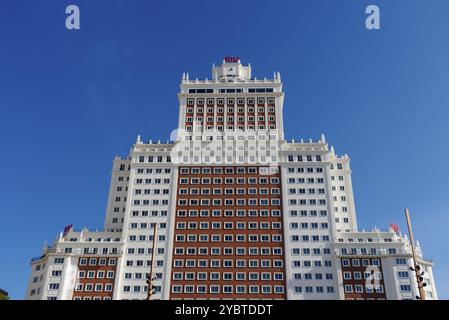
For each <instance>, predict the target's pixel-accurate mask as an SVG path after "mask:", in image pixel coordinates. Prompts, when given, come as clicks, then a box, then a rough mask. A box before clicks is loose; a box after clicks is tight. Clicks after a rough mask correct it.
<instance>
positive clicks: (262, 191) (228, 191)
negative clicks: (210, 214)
mask: <svg viewBox="0 0 449 320" xmlns="http://www.w3.org/2000/svg"><path fill="white" fill-rule="evenodd" d="M178 193H179V194H180V195H188V194H190V195H200V194H201V195H210V194H211V189H210V188H201V193H200V189H198V188H191V189H187V188H180V189H179V192H178ZM212 194H213V195H223V194H224V195H233V194H238V195H245V194H249V195H258V194H259V195H269V194H272V195H279V194H281V189H280V188H259V189H257V188H248V189H245V188H238V189H233V188H225V189H222V188H214V189H212Z"/></svg>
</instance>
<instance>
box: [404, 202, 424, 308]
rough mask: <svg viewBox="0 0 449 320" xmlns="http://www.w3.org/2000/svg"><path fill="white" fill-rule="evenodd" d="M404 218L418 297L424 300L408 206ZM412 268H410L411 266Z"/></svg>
mask: <svg viewBox="0 0 449 320" xmlns="http://www.w3.org/2000/svg"><path fill="white" fill-rule="evenodd" d="M405 218H406V219H407V228H408V234H409V238H410V246H411V247H412V256H413V271H414V272H415V277H416V282H417V284H418V291H419V298H420V299H421V300H426V292H425V291H424V286H423V284H421V282H422V281H420V279H419V278H420V277H421V273H420V270H421V268H420V267H419V265H418V263H417V262H416V260H417V259H416V252H415V240H414V238H413V231H412V222H411V219H410V213H409V212H408V208H405ZM411 269H412V268H411Z"/></svg>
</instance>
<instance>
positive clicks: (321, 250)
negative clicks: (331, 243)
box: [292, 248, 331, 256]
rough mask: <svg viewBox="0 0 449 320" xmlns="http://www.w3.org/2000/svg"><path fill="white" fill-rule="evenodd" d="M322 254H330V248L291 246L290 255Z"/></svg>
mask: <svg viewBox="0 0 449 320" xmlns="http://www.w3.org/2000/svg"><path fill="white" fill-rule="evenodd" d="M300 254H302V255H305V256H308V255H311V254H313V255H322V254H331V249H330V248H303V249H301V248H292V255H300Z"/></svg>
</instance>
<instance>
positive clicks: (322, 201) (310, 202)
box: [288, 199, 326, 206]
mask: <svg viewBox="0 0 449 320" xmlns="http://www.w3.org/2000/svg"><path fill="white" fill-rule="evenodd" d="M288 205H289V206H307V205H309V206H317V205H319V206H325V205H326V199H288Z"/></svg>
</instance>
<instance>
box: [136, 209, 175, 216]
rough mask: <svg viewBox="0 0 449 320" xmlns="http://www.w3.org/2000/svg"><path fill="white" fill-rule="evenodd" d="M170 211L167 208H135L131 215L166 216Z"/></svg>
mask: <svg viewBox="0 0 449 320" xmlns="http://www.w3.org/2000/svg"><path fill="white" fill-rule="evenodd" d="M167 213H168V211H167V210H151V211H148V210H142V211H139V210H133V211H131V217H148V216H151V217H166V216H167Z"/></svg>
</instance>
